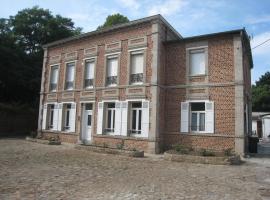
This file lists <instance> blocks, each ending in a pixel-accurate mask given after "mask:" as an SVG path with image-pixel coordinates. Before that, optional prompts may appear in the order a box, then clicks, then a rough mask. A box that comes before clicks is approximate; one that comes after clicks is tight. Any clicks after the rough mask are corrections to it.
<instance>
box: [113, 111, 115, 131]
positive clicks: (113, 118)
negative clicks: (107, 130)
mask: <svg viewBox="0 0 270 200" xmlns="http://www.w3.org/2000/svg"><path fill="white" fill-rule="evenodd" d="M114 126H115V110H113V129H114Z"/></svg>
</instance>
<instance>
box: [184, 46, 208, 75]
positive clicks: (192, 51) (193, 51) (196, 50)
mask: <svg viewBox="0 0 270 200" xmlns="http://www.w3.org/2000/svg"><path fill="white" fill-rule="evenodd" d="M196 53H203V54H204V73H195V74H191V68H192V66H191V58H192V56H191V55H192V54H196ZM206 53H207V51H206V50H205V47H196V48H189V49H188V55H189V61H188V62H189V76H205V75H206V71H207V63H206V62H207V58H206Z"/></svg>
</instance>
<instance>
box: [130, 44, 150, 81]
mask: <svg viewBox="0 0 270 200" xmlns="http://www.w3.org/2000/svg"><path fill="white" fill-rule="evenodd" d="M133 55H142V59H143V63H142V74H143V78H142V81H141V82H134V83H132V82H131V75H132V67H133V66H132V56H133ZM145 62H146V61H145V49H135V50H131V51H130V52H129V63H130V66H129V71H130V73H129V83H130V84H131V85H141V84H143V82H144V76H145V73H144V68H145V67H144V66H145Z"/></svg>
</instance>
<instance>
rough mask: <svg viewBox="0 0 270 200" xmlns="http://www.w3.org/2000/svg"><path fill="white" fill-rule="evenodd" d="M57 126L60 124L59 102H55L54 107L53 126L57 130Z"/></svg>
mask: <svg viewBox="0 0 270 200" xmlns="http://www.w3.org/2000/svg"><path fill="white" fill-rule="evenodd" d="M57 126H58V104H57V103H55V104H54V109H53V128H52V130H55V131H57Z"/></svg>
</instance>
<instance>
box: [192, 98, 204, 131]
mask: <svg viewBox="0 0 270 200" xmlns="http://www.w3.org/2000/svg"><path fill="white" fill-rule="evenodd" d="M190 110H191V131H193V132H200V131H205V103H204V102H202V103H191V104H190Z"/></svg>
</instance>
